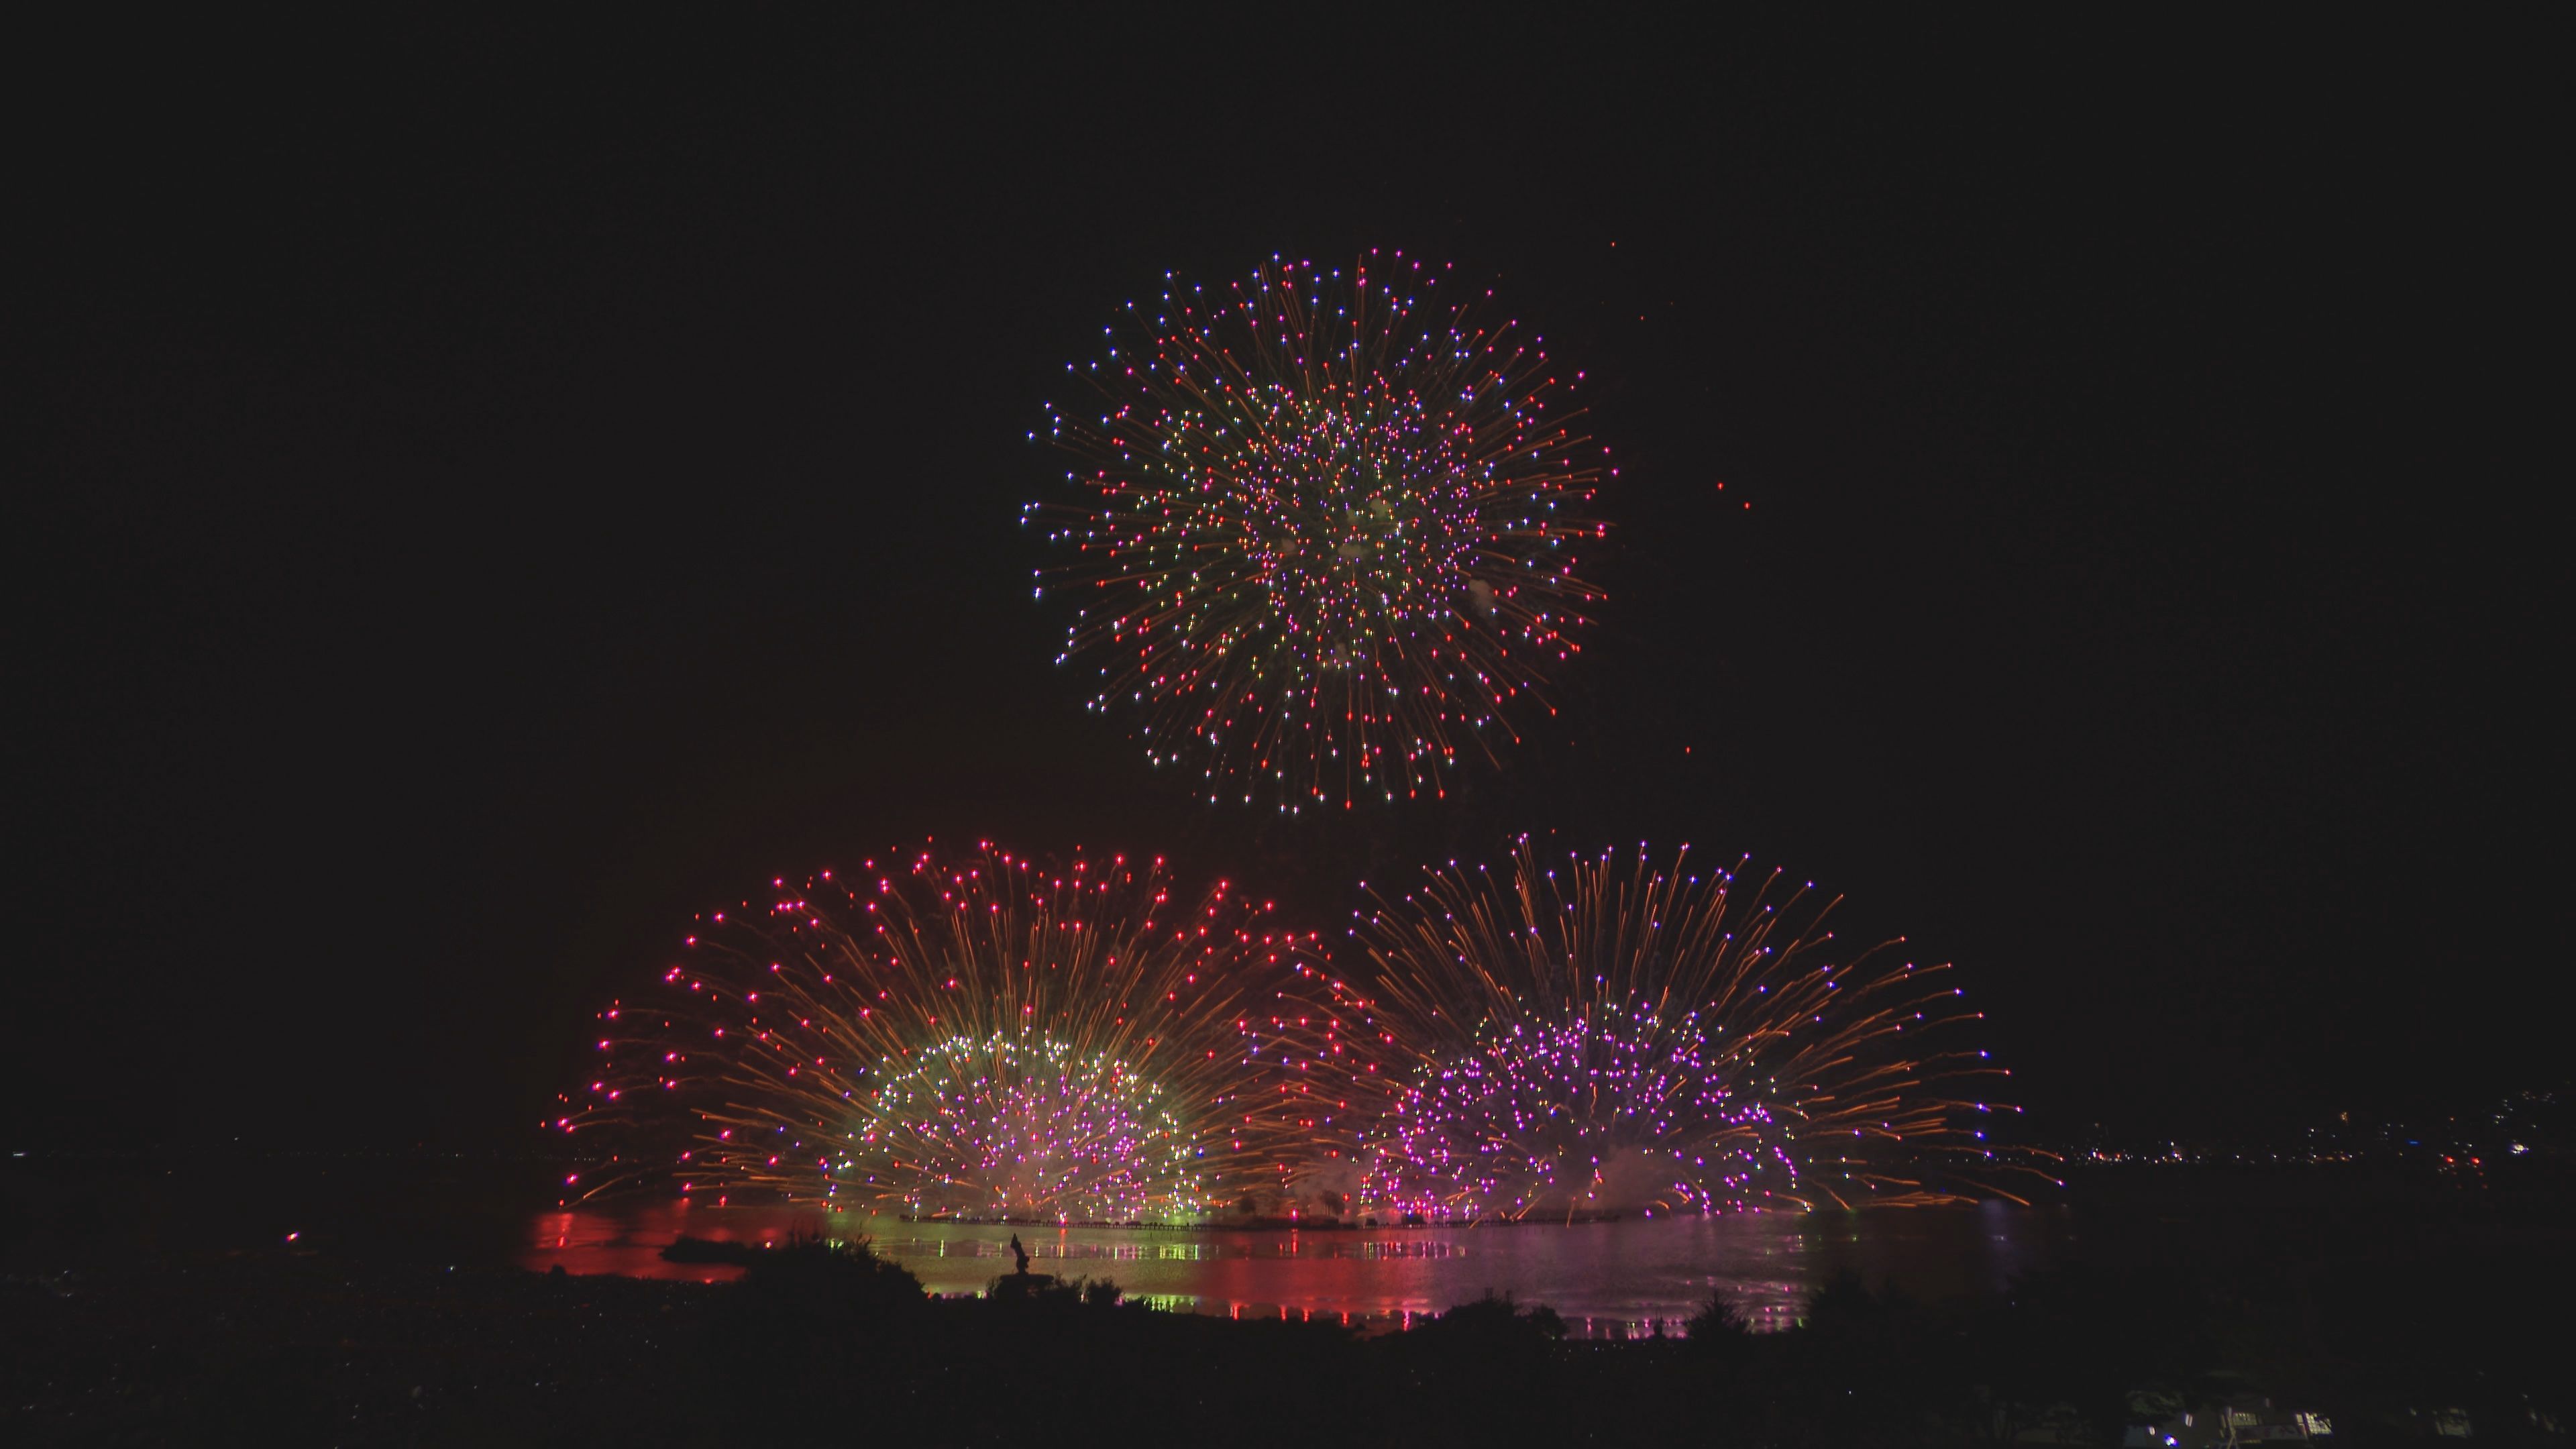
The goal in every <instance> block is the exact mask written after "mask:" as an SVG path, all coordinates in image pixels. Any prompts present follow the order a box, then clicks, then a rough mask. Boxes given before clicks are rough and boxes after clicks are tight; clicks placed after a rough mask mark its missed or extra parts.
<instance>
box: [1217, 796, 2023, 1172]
mask: <svg viewBox="0 0 2576 1449" xmlns="http://www.w3.org/2000/svg"><path fill="white" fill-rule="evenodd" d="M1688 866H1689V852H1688V848H1687V847H1685V848H1684V850H1683V852H1682V854H1681V856H1680V857H1678V858H1677V859H1675V860H1674V862H1673V863H1672V865H1671V866H1670V867H1669V868H1668V869H1666V868H1659V867H1656V866H1654V865H1653V864H1652V863H1651V862H1650V861H1649V860H1648V859H1647V857H1646V855H1645V853H1644V851H1643V850H1642V849H1641V850H1640V851H1639V852H1638V854H1637V855H1636V857H1635V858H1634V860H1633V862H1631V863H1628V864H1625V865H1623V864H1622V863H1621V862H1620V860H1619V859H1618V857H1617V856H1616V855H1615V854H1607V853H1605V854H1603V855H1601V856H1598V857H1590V858H1583V857H1572V858H1569V859H1568V860H1567V861H1566V862H1565V863H1564V864H1563V865H1561V866H1559V867H1557V868H1555V869H1549V868H1547V867H1546V866H1545V865H1543V864H1542V862H1541V861H1540V860H1539V859H1538V858H1537V856H1536V855H1535V854H1533V853H1532V852H1531V850H1530V848H1529V847H1528V845H1527V843H1526V842H1524V844H1523V846H1522V849H1521V851H1520V853H1519V855H1518V857H1517V858H1516V860H1515V861H1514V863H1513V868H1512V871H1511V873H1510V874H1509V876H1508V877H1505V878H1497V877H1496V876H1494V875H1493V874H1492V873H1490V872H1488V871H1485V870H1482V869H1478V870H1459V869H1457V868H1455V867H1454V866H1453V867H1452V868H1451V869H1449V870H1447V871H1439V872H1433V873H1431V876H1430V878H1429V880H1428V881H1427V882H1425V883H1424V885H1423V886H1422V887H1421V888H1420V889H1419V890H1416V891H1415V892H1413V893H1411V894H1408V895H1406V896H1404V897H1403V898H1402V899H1400V900H1396V901H1383V900H1382V901H1381V902H1380V905H1379V908H1378V909H1376V910H1374V911H1371V912H1366V913H1363V914H1362V916H1361V918H1360V921H1359V924H1358V925H1357V927H1356V928H1355V929H1354V931H1353V935H1354V936H1356V937H1357V938H1358V939H1359V940H1360V942H1361V944H1362V945H1363V946H1364V948H1365V950H1366V953H1367V955H1368V958H1369V961H1370V964H1371V966H1372V967H1373V968H1374V974H1375V976H1376V980H1375V982H1374V984H1372V985H1368V986H1361V985H1357V984H1354V983H1352V982H1349V981H1346V980H1343V979H1340V978H1337V977H1335V976H1333V975H1332V974H1330V972H1329V971H1327V970H1326V969H1324V968H1323V967H1321V966H1319V965H1317V964H1315V963H1312V962H1304V963H1299V964H1298V965H1297V966H1296V967H1295V969H1296V970H1297V971H1298V972H1299V973H1300V975H1301V976H1302V977H1303V984H1302V985H1301V986H1300V987H1299V988H1297V989H1295V990H1292V991H1290V992H1287V993H1284V994H1283V996H1282V998H1281V1001H1282V1004H1281V1006H1280V1007H1279V1008H1278V1009H1275V1010H1274V1011H1272V1012H1270V1013H1267V1014H1265V1015H1263V1016H1261V1017H1258V1018H1256V1019H1255V1020H1256V1025H1255V1027H1254V1028H1253V1035H1254V1037H1255V1044H1254V1050H1253V1055H1254V1056H1255V1057H1256V1058H1259V1059H1262V1060H1264V1061H1266V1062H1267V1064H1268V1067H1269V1070H1270V1071H1271V1072H1272V1073H1273V1074H1274V1075H1275V1077H1276V1079H1277V1080H1276V1082H1275V1083H1274V1085H1272V1086H1271V1087H1268V1088H1265V1089H1264V1093H1263V1098H1262V1101H1263V1102H1264V1104H1265V1105H1264V1106H1263V1111H1264V1113H1265V1114H1267V1115H1268V1116H1270V1117H1271V1118H1272V1119H1273V1120H1274V1121H1276V1122H1278V1123H1279V1124H1281V1125H1283V1126H1285V1125H1290V1124H1294V1125H1297V1126H1299V1127H1300V1128H1301V1129H1302V1130H1305V1131H1308V1132H1310V1133H1312V1134H1314V1137H1315V1140H1316V1142H1317V1143H1318V1144H1319V1146H1320V1151H1321V1152H1322V1153H1323V1158H1324V1163H1325V1168H1324V1170H1321V1171H1318V1172H1315V1173H1312V1174H1310V1177H1309V1180H1310V1181H1313V1182H1316V1183H1320V1184H1326V1185H1328V1189H1329V1185H1330V1184H1331V1183H1332V1180H1333V1178H1334V1176H1335V1173H1334V1171H1333V1170H1332V1169H1333V1167H1335V1166H1341V1165H1344V1164H1346V1166H1341V1172H1340V1177H1341V1181H1342V1184H1343V1185H1344V1190H1345V1191H1354V1192H1356V1193H1357V1195H1358V1196H1359V1198H1360V1199H1361V1201H1362V1202H1363V1203H1364V1204H1367V1205H1370V1206H1372V1207H1374V1208H1375V1209H1376V1210H1379V1211H1385V1212H1392V1213H1402V1214H1421V1215H1424V1216H1426V1217H1434V1218H1452V1219H1467V1220H1475V1219H1483V1218H1505V1219H1518V1218H1523V1217H1531V1216H1536V1217H1542V1218H1557V1217H1574V1216H1597V1215H1601V1214H1607V1213H1616V1212H1625V1211H1644V1212H1647V1213H1650V1214H1651V1213H1655V1212H1699V1213H1713V1212H1728V1211H1738V1210H1743V1209H1751V1208H1762V1207H1794V1208H1809V1207H1814V1206H1818V1205H1822V1204H1835V1205H1840V1206H1845V1207H1855V1206H1861V1205H1865V1204H1872V1203H1887V1204H1906V1205H1912V1204H1923V1203H1933V1202H1945V1201H1959V1200H1964V1199H1967V1198H1969V1197H1972V1196H1976V1195H1979V1194H1983V1193H1995V1194H1998V1195H2002V1196H2007V1197H2009V1196H2011V1194H2009V1193H2004V1192H2002V1191H2001V1189H1999V1188H1996V1187H1994V1186H1992V1181H1991V1180H1992V1179H1993V1178H1994V1177H1995V1176H1998V1175H2000V1174H2003V1173H2007V1172H2015V1171H2031V1169H2029V1168H2026V1167H2020V1166H2017V1165H2015V1164H2012V1163H2010V1162H2008V1161H2006V1160H2005V1158H2004V1156H2003V1154H2002V1153H2001V1152H2000V1150H1999V1149H1998V1148H1997V1147H1995V1146H1994V1145H1992V1144H1990V1143H1989V1141H1988V1138H1987V1133H1986V1130H1985V1129H1986V1124H1987V1123H1988V1122H1989V1121H1990V1115H1989V1114H1991V1113H1994V1112H1999V1111H2012V1110H2016V1109H2012V1108H2004V1107H1997V1106H1995V1105H1993V1104H1991V1103H1988V1102H1985V1101H1981V1100H1978V1099H1977V1098H1976V1097H1975V1096H1973V1095H1971V1094H1970V1093H1969V1092H1968V1091H1967V1090H1966V1087H1967V1084H1968V1082H1969V1081H1970V1080H1972V1079H1975V1078H1978V1077H1982V1076H1986V1075H1990V1074H2000V1069H1998V1068H1994V1067H1991V1066H1989V1065H1988V1064H1987V1060H1986V1053H1985V1052H1983V1051H1981V1050H1976V1049H1974V1048H1968V1047H1947V1048H1942V1047H1936V1046H1935V1045H1934V1044H1933V1042H1932V1041H1927V1040H1926V1038H1927V1036H1933V1037H1935V1038H1936V1039H1937V1035H1938V1034H1940V1033H1941V1029H1942V1028H1945V1027H1951V1026H1954V1025H1955V1024H1957V1023H1961V1022H1965V1021H1973V1020H1976V1019H1978V1018H1979V1017H1980V1016H1981V1015H1982V1014H1981V1013H1978V1012H1974V1011H1970V1010H1968V1009H1967V1008H1966V1007H1965V1006H1964V1005H1963V1004H1962V1003H1961V1001H1960V1000H1959V992H1958V990H1957V988H1955V987H1951V986H1947V985H1943V984H1941V980H1942V976H1941V973H1942V972H1943V970H1944V969H1945V968H1942V967H1927V966H1918V965H1916V964H1915V963H1913V962H1911V961H1906V960H1903V959H1902V952H1901V950H1897V949H1894V948H1896V947H1898V946H1900V945H1901V942H1889V943H1886V944H1884V945H1882V946H1879V947H1874V948H1871V949H1869V950H1864V951H1861V952H1858V953H1856V954H1851V955H1844V956H1839V957H1838V955H1837V947H1836V943H1835V941H1834V936H1833V933H1832V932H1831V931H1830V930H1829V929H1827V918H1828V916H1829V915H1830V914H1831V912H1832V909H1833V903H1832V902H1830V901H1824V900H1820V899H1818V898H1816V897H1815V896H1814V895H1813V893H1812V890H1811V889H1810V888H1803V887H1802V888H1784V886H1783V884H1782V882H1781V881H1780V880H1779V878H1778V876H1777V875H1776V874H1775V875H1773V876H1772V877H1771V878H1769V879H1767V880H1753V881H1748V880H1746V879H1745V878H1744V876H1743V874H1742V867H1741V864H1740V863H1739V865H1738V867H1737V868H1736V869H1731V870H1717V871H1712V872H1709V873H1708V874H1706V875H1704V876H1702V875H1696V874H1692V873H1690V872H1689V870H1688ZM1322 1195H1323V1196H1324V1197H1325V1198H1326V1200H1327V1201H1328V1202H1329V1201H1330V1199H1331V1198H1332V1197H1333V1196H1335V1195H1336V1194H1335V1193H1333V1192H1331V1191H1329V1190H1327V1191H1326V1192H1324V1193H1323V1194H1322Z"/></svg>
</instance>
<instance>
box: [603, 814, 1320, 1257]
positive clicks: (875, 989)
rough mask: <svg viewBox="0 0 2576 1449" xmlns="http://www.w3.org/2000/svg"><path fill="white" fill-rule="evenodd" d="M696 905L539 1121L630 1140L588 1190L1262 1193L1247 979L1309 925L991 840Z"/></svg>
mask: <svg viewBox="0 0 2576 1449" xmlns="http://www.w3.org/2000/svg"><path fill="white" fill-rule="evenodd" d="M773 886H774V887H775V889H774V892H773V898H772V899H771V900H769V901H766V902H764V903H761V904H759V905H757V906H753V905H748V904H747V905H746V906H745V907H744V909H742V910H740V911H736V912H726V913H718V914H715V915H712V916H709V917H706V918H703V919H702V921H701V923H700V926H699V929H698V933H697V934H696V935H693V936H691V937H690V938H689V940H688V942H687V950H686V952H685V954H684V961H683V964H679V965H674V966H672V967H671V968H670V969H669V970H668V971H667V972H666V973H665V975H664V976H663V979H662V983H661V986H660V988H659V990H658V991H657V992H656V993H655V994H654V995H653V996H652V997H650V998H649V999H647V1000H643V1001H637V1002H631V1003H630V1002H620V1003H618V1004H617V1005H615V1006H613V1007H611V1008H610V1009H609V1010H608V1011H606V1012H604V1013H602V1016H601V1020H602V1022H603V1025H604V1028H605V1029H604V1030H603V1032H602V1033H601V1035H600V1038H599V1044H598V1045H599V1050H600V1053H601V1055H602V1059H603V1068H602V1070H601V1071H599V1072H598V1073H597V1074H596V1080H594V1081H593V1082H591V1083H590V1084H589V1089H588V1092H587V1094H586V1095H585V1097H583V1098H581V1099H575V1098H573V1097H570V1096H568V1097H567V1099H566V1101H567V1106H566V1109H565V1112H564V1114H563V1115H562V1116H561V1117H560V1118H559V1119H558V1120H556V1121H555V1122H554V1123H553V1124H552V1125H553V1126H555V1127H557V1128H559V1129H561V1130H564V1131H568V1132H587V1131H591V1130H594V1129H598V1128H602V1127H616V1128H620V1129H622V1130H623V1133H624V1135H623V1136H622V1137H621V1139H620V1140H621V1141H622V1142H623V1143H624V1144H625V1145H626V1146H627V1147H628V1148H630V1149H632V1152H633V1155H632V1156H631V1157H630V1156H628V1155H627V1153H624V1152H621V1154H620V1155H621V1157H625V1158H626V1160H625V1161H624V1162H622V1163H621V1165H620V1167H619V1169H618V1170H617V1171H614V1172H612V1173H609V1174H607V1175H605V1176H604V1177H603V1179H602V1180H600V1181H598V1182H594V1183H589V1184H587V1185H584V1184H580V1183H576V1184H575V1186H576V1187H579V1188H580V1189H581V1190H582V1191H583V1193H584V1195H592V1194H596V1193H598V1192H601V1191H605V1190H607V1189H609V1188H612V1187H616V1186H621V1185H627V1184H632V1183H634V1182H637V1181H640V1180H659V1179H663V1178H668V1179H671V1180H672V1181H674V1182H675V1183H676V1185H677V1187H678V1189H679V1191H681V1192H683V1193H687V1194H690V1195H692V1196H694V1197H697V1198H700V1199H703V1200H710V1201H718V1202H722V1201H727V1200H730V1198H731V1197H733V1196H735V1195H747V1196H748V1197H751V1198H756V1199H764V1200H771V1201H775V1200H778V1199H780V1198H784V1199H785V1200H787V1201H790V1202H798V1203H808V1204H819V1205H823V1206H826V1207H829V1208H833V1209H836V1210H844V1211H847V1210H857V1211H882V1212H894V1213H899V1214H903V1215H907V1216H945V1217H965V1218H985V1219H1009V1220H1016V1221H1056V1222H1064V1221H1082V1222H1135V1221H1147V1222H1173V1221H1187V1220H1191V1219H1196V1218H1201V1217H1205V1216H1208V1215H1210V1214H1211V1213H1214V1212H1216V1211H1218V1210H1219V1209H1220V1208H1224V1207H1232V1206H1236V1205H1238V1204H1240V1203H1241V1201H1242V1200H1243V1199H1244V1198H1246V1197H1254V1198H1256V1199H1261V1198H1262V1195H1263V1194H1265V1193H1267V1192H1272V1191H1275V1190H1276V1187H1277V1184H1278V1182H1279V1180H1280V1177H1281V1174H1282V1172H1283V1171H1284V1168H1283V1166H1282V1162H1283V1160H1284V1155H1285V1154H1284V1151H1283V1144H1282V1142H1281V1141H1280V1139H1279V1137H1278V1135H1277V1134H1276V1133H1274V1132H1271V1131H1269V1130H1268V1129H1266V1128H1263V1127H1262V1126H1261V1125H1260V1124H1257V1123H1253V1122H1249V1121H1247V1120H1246V1118H1247V1114H1246V1111H1245V1109H1244V1107H1243V1105H1242V1103H1241V1102H1240V1101H1239V1100H1238V1094H1239V1092H1240V1083H1241V1082H1242V1081H1243V1080H1244V1070H1243V1068H1244V1064H1243V1062H1242V1060H1241V1055H1240V1053H1241V1041H1242V1036H1241V1031H1242V1027H1243V1022H1242V1020H1241V1019H1240V1018H1239V1017H1238V1016H1237V1015H1233V1014H1229V1013H1230V1012H1231V1009H1232V1008H1233V1006H1234V1002H1235V997H1236V995H1237V993H1238V991H1239V990H1240V989H1241V986H1242V983H1244V982H1245V981H1248V980H1253V979H1266V973H1274V972H1280V971H1285V970H1288V969H1291V968H1292V967H1293V963H1294V962H1295V961H1297V960H1299V959H1302V957H1303V954H1304V953H1306V952H1309V951H1310V950H1311V949H1312V942H1311V939H1298V938H1292V937H1290V936H1288V935H1287V934H1286V933H1284V932H1264V931H1262V930H1261V929H1260V928H1259V927H1260V918H1261V917H1262V916H1263V915H1265V914H1266V913H1267V912H1268V910H1269V907H1268V906H1267V905H1258V904H1254V903H1252V902H1248V901H1246V900H1244V899H1242V898H1241V897H1240V896H1239V894H1238V893H1236V892H1235V891H1233V890H1232V889H1231V888H1230V887H1229V886H1228V885H1226V884H1225V883H1223V882H1220V883H1218V884H1217V885H1215V886H1214V887H1212V888H1211V889H1209V890H1208V891H1207V892H1205V893H1204V894H1203V895H1200V896H1198V897H1197V898H1195V899H1181V898H1176V897H1175V895H1174V893H1173V890H1172V888H1171V886H1170V883H1169V881H1168V879H1167V877H1166V875H1165V872H1164V869H1163V863H1162V862H1161V861H1159V860H1157V861H1154V862H1151V863H1150V864H1148V863H1143V862H1137V861H1131V860H1129V859H1128V858H1126V857H1124V856H1119V857H1112V858H1110V859H1107V860H1096V859H1086V858H1084V857H1082V856H1079V855H1077V856H1076V857H1074V858H1073V859H1072V860H1071V861H1069V862H1065V863H1062V864H1046V863H1039V862H1032V861H1029V860H1025V859H1020V858H1016V857H1013V856H1011V855H1008V854H1004V853H1001V852H998V851H995V850H993V849H991V848H990V847H989V846H984V847H978V849H977V850H975V851H973V852H970V853H967V854H964V855H960V856H953V857H943V856H941V855H939V854H937V853H935V852H932V851H929V850H922V851H916V852H905V853H902V854H900V855H895V856H889V857H886V858H883V859H882V860H873V861H867V862H863V868H862V870H861V871H860V872H859V873H858V874H856V875H854V876H851V877H848V878H841V877H837V876H835V875H834V874H832V873H830V872H826V873H824V874H822V875H819V876H817V877H815V878H814V879H812V880H810V881H807V882H805V883H803V884H801V885H793V884H789V883H787V882H784V881H780V882H773Z"/></svg>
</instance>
